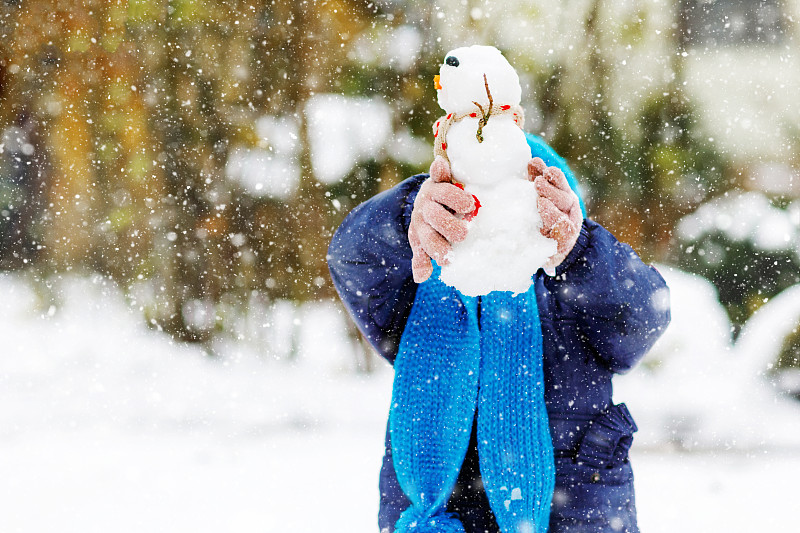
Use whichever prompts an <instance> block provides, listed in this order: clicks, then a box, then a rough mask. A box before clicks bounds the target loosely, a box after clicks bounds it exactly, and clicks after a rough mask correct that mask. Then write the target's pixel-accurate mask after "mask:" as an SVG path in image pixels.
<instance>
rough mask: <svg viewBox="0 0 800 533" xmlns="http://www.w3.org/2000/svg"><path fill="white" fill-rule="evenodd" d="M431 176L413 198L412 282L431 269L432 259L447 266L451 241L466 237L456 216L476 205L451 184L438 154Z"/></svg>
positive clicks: (410, 231)
mask: <svg viewBox="0 0 800 533" xmlns="http://www.w3.org/2000/svg"><path fill="white" fill-rule="evenodd" d="M430 174H431V176H430V178H428V179H426V180H425V181H424V182H423V183H422V187H420V189H419V193H417V198H416V200H414V209H413V210H412V211H411V223H410V224H409V226H408V242H409V243H410V244H411V251H412V252H413V254H414V255H413V258H412V260H411V270H412V272H413V274H414V281H415V282H417V283H422V282H423V281H425V280H426V279H428V278H429V277H430V275H431V273H432V272H433V265H432V264H431V258H433V259H435V260H436V262H437V263H439V264H440V265H446V264H447V259H446V258H445V257H446V256H447V254H448V253H449V252H450V249H451V243H455V242H460V241H463V240H464V239H465V238H466V236H467V223H466V222H465V221H464V220H463V219H462V218H461V216H459V215H464V214H467V213H470V212H472V211H473V209H474V208H475V205H474V202H473V199H472V195H470V194H468V193H466V192H464V191H463V190H462V189H460V188H459V187H457V186H455V185H453V183H452V177H451V174H450V165H449V164H448V163H447V161H446V160H445V159H444V158H442V157H437V158H436V159H435V160H434V161H433V164H432V165H431V172H430Z"/></svg>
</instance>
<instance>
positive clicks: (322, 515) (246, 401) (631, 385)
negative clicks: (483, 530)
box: [0, 269, 800, 533]
mask: <svg viewBox="0 0 800 533" xmlns="http://www.w3.org/2000/svg"><path fill="white" fill-rule="evenodd" d="M662 270H663V271H664V274H665V277H667V278H668V281H669V283H670V285H671V287H672V292H673V306H674V312H675V313H676V316H675V320H674V328H673V327H671V328H670V331H669V332H668V334H667V335H666V336H665V338H664V339H663V342H660V343H659V345H658V346H657V348H656V349H655V350H654V352H653V354H652V356H651V357H649V358H648V360H647V361H646V362H645V364H643V365H642V366H640V367H639V368H637V369H636V370H635V371H634V372H633V373H632V374H631V375H629V376H625V377H624V378H623V379H622V380H620V383H619V386H618V394H617V396H618V397H617V399H618V400H620V401H621V400H624V401H626V402H627V403H628V405H629V407H630V408H631V410H632V411H633V413H634V415H635V416H636V417H637V421H638V423H639V426H640V428H641V431H640V434H638V435H637V441H636V443H635V444H634V451H633V461H634V469H635V474H636V478H637V481H636V487H637V500H638V501H637V503H638V507H639V517H640V525H641V526H642V531H643V532H645V533H658V532H665V533H666V532H669V533H674V532H676V531H681V532H687V533H688V532H698V533H700V532H703V533H706V532H709V531H725V532H748V533H749V532H752V531H770V532H783V531H786V532H790V531H796V530H797V525H796V524H795V522H796V518H795V516H794V515H795V513H794V509H796V496H795V493H794V490H793V489H794V487H795V486H796V480H797V479H799V478H800V407H798V405H796V404H794V403H792V402H789V401H787V400H784V399H780V398H778V397H777V396H776V394H775V391H774V390H771V389H770V388H769V387H768V386H767V385H766V381H765V380H763V378H757V376H756V375H755V374H757V372H758V370H757V369H758V368H759V367H760V366H761V365H762V364H763V361H760V360H759V359H758V358H756V357H755V356H754V357H749V358H748V356H746V355H743V354H741V353H738V352H737V349H736V348H735V347H731V346H730V345H729V344H727V340H726V339H725V334H726V328H727V325H726V324H725V323H724V320H723V317H721V316H720V315H719V313H718V309H716V308H715V307H714V305H713V303H711V302H713V294H710V293H708V294H707V292H708V290H710V289H709V287H708V286H707V285H706V284H704V282H702V281H700V280H697V279H695V278H687V277H685V275H682V274H680V273H675V272H668V271H666V270H667V269H662ZM704 291H705V292H704ZM53 293H54V294H57V295H59V298H58V301H49V300H48V298H46V297H43V296H42V295H41V294H40V293H39V292H38V291H35V290H34V289H33V288H32V287H31V285H30V284H28V283H27V282H25V281H24V279H23V278H21V277H18V276H8V275H6V276H0V294H2V295H3V297H2V302H0V316H2V321H0V338H2V339H3V341H2V345H3V351H2V358H0V532H50V531H60V532H71V531H76V532H77V531H80V532H94V531H97V532H101V531H102V532H107V531H115V532H128V531H130V532H141V531H166V532H173V531H174V532H183V531H186V532H189V531H191V532H193V533H199V532H220V531H230V532H242V533H244V532H276V533H277V532H280V533H315V532H323V531H324V532H326V533H338V532H341V533H345V532H347V533H358V532H370V531H376V530H377V528H376V526H375V515H376V513H377V487H376V485H377V475H378V468H379V464H380V459H381V456H382V447H383V435H384V428H385V415H386V412H387V409H388V402H389V395H390V388H391V372H390V369H389V368H388V366H387V365H384V364H380V365H378V366H379V368H378V370H377V371H376V372H375V373H374V374H372V375H363V374H359V373H357V372H355V371H354V369H353V364H352V359H353V356H352V353H351V350H352V348H351V347H350V344H349V342H348V341H347V337H346V336H345V335H344V333H343V330H344V328H343V326H342V324H343V322H342V317H341V316H340V315H339V313H338V312H337V311H336V308H334V307H329V306H322V305H318V306H315V307H310V308H306V309H299V310H296V314H295V316H294V319H296V322H297V323H299V324H300V335H299V337H298V343H299V351H298V357H297V358H296V360H293V361H286V360H285V359H283V358H280V357H277V356H276V355H275V354H270V353H269V352H268V351H266V350H264V349H259V346H257V345H255V344H254V343H252V342H241V343H235V344H233V343H231V344H228V345H225V346H221V347H220V348H219V355H218V356H216V357H209V356H207V355H205V354H204V353H203V352H202V351H201V350H200V349H198V348H196V347H187V346H183V345H176V344H173V343H172V342H171V341H170V340H169V338H167V337H166V336H165V335H163V334H160V333H158V332H155V331H151V330H148V329H147V328H146V327H145V326H144V325H143V324H142V321H141V319H140V318H139V315H138V314H137V312H135V311H131V310H129V309H128V308H127V307H126V305H125V303H124V298H123V297H122V296H121V295H120V294H119V293H118V291H116V290H115V289H114V288H113V287H112V286H110V285H108V284H107V283H105V282H98V281H97V280H94V281H92V280H90V279H78V278H75V279H68V280H64V281H63V282H62V283H60V284H59V285H58V286H56V287H54V291H53ZM706 296H708V297H707V298H706ZM797 301H800V298H797V297H796V295H792V297H791V298H788V299H784V300H783V303H781V302H780V301H779V298H776V299H775V303H776V305H780V306H782V307H781V308H780V309H778V311H779V313H778V315H780V316H782V317H786V316H792V314H793V313H795V314H794V315H793V316H794V317H795V318H796V317H797V316H800V306H798V303H797ZM766 307H767V306H765V309H766ZM773 309H775V308H773ZM767 311H769V310H768V309H767ZM698 315H700V316H702V320H700V319H699V318H698ZM761 316H762V319H761V322H762V323H763V322H766V323H767V324H768V326H767V330H769V329H770V328H772V329H776V330H777V329H780V327H781V324H780V323H777V324H776V323H775V320H774V319H770V318H769V315H768V313H766V312H765V313H763V314H762V315H761ZM698 322H699V323H698ZM272 323H273V324H275V323H276V322H275V321H273V322H272ZM693 328H694V329H693ZM751 329H752V331H751V332H750V333H749V334H748V336H749V338H750V342H751V345H752V344H753V343H756V344H755V345H761V346H764V342H767V340H768V337H769V336H768V335H767V336H766V337H764V335H765V334H764V333H763V328H762V332H761V333H759V331H758V327H757V324H756V322H754V325H753V327H752V328H751ZM759 335H761V336H762V337H763V338H760V337H759ZM744 338H748V337H744V336H743V339H744ZM739 351H740V350H739ZM756 351H757V350H756ZM725 358H739V361H738V362H736V361H734V364H730V360H728V361H726V362H727V363H728V364H727V365H725V367H724V368H723V367H721V366H719V365H717V363H718V362H722V361H723V360H724V359H725ZM728 367H734V370H730V371H729V370H728ZM751 374H752V375H751ZM759 379H760V380H761V381H764V383H760V382H759ZM709 390H710V391H711V394H709ZM713 398H717V399H716V400H713Z"/></svg>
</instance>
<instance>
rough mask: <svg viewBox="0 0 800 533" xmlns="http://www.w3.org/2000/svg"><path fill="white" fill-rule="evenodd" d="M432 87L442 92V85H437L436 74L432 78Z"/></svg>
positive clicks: (437, 78) (437, 77) (437, 76)
mask: <svg viewBox="0 0 800 533" xmlns="http://www.w3.org/2000/svg"><path fill="white" fill-rule="evenodd" d="M433 86H434V87H436V90H437V91H441V90H442V84H441V83H439V75H438V74H437V75H436V76H434V77H433Z"/></svg>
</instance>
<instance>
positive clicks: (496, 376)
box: [389, 266, 555, 533]
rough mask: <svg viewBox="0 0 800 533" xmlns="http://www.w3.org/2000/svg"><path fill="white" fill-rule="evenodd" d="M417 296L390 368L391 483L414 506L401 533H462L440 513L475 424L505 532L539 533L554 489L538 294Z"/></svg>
mask: <svg viewBox="0 0 800 533" xmlns="http://www.w3.org/2000/svg"><path fill="white" fill-rule="evenodd" d="M439 272H440V268H439V267H438V266H437V267H435V269H434V273H433V275H432V276H431V277H430V279H428V281H426V282H424V283H422V284H420V285H419V287H418V288H417V295H416V298H415V300H414V304H413V307H412V308H411V314H410V316H409V318H408V322H407V324H406V328H405V331H404V332H403V336H402V338H401V341H400V350H399V352H398V356H397V359H396V361H395V378H394V387H393V391H392V406H391V412H390V415H389V416H390V418H389V426H390V431H391V442H392V457H393V460H394V468H395V471H396V473H397V479H398V481H399V483H400V486H401V487H402V489H403V492H404V493H405V494H406V496H408V499H409V500H410V501H411V506H410V507H409V508H408V509H407V510H406V511H405V512H403V514H402V515H401V516H400V519H399V520H398V521H397V524H396V526H395V529H396V531H397V532H398V533H405V532H415V533H457V532H461V533H463V531H464V528H463V525H462V524H461V522H460V521H459V520H458V517H457V516H454V515H452V514H450V513H447V512H446V507H447V501H448V499H449V497H450V494H451V492H452V491H453V488H454V486H455V482H456V479H457V477H458V474H459V471H460V469H461V465H462V463H463V461H464V457H465V456H466V453H467V447H468V445H469V439H470V433H471V430H472V427H473V419H474V417H475V416H477V417H478V419H477V431H478V435H477V440H478V456H479V459H480V469H481V475H482V478H483V483H484V489H485V490H486V494H487V496H488V497H489V503H490V505H491V508H492V511H493V512H494V515H495V518H496V520H497V524H498V526H499V527H500V530H501V531H502V532H503V533H519V532H525V533H545V532H546V531H547V526H548V521H549V515H550V501H551V498H552V495H553V488H554V483H555V473H554V472H555V467H554V464H553V446H552V442H551V439H550V430H549V427H548V422H547V412H546V410H545V404H544V377H543V372H542V332H541V326H540V323H539V311H538V307H537V305H536V293H535V290H534V287H533V286H532V287H531V288H530V289H529V290H528V292H526V293H524V294H518V295H516V296H514V295H512V293H510V292H498V291H495V292H492V293H490V294H488V295H486V296H483V297H480V298H474V297H467V296H464V295H462V294H461V293H459V292H458V291H456V290H455V289H454V288H452V287H449V286H447V285H445V284H444V283H442V282H441V281H440V280H439Z"/></svg>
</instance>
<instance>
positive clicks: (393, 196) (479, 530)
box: [328, 135, 670, 533]
mask: <svg viewBox="0 0 800 533" xmlns="http://www.w3.org/2000/svg"><path fill="white" fill-rule="evenodd" d="M527 138H528V142H529V144H530V146H531V154H532V157H533V159H532V160H531V163H530V164H529V174H530V178H531V179H533V180H535V182H536V184H537V191H538V194H539V195H540V198H539V202H538V206H539V211H540V214H541V216H542V220H543V222H544V227H543V228H542V233H543V234H544V235H545V236H547V237H550V238H553V239H555V240H556V241H557V243H558V253H557V254H556V256H555V257H554V259H553V260H551V264H549V265H546V267H550V268H552V267H555V275H554V276H550V275H548V274H546V273H545V272H544V270H539V272H537V274H536V276H535V278H534V284H535V291H536V300H537V304H538V309H539V316H540V321H541V330H542V336H543V347H542V352H543V358H544V361H543V367H544V379H545V402H546V407H547V414H548V418H549V425H550V435H551V437H552V442H553V448H554V454H555V469H556V486H555V493H554V496H553V500H552V505H551V509H550V525H549V531H550V532H552V533H561V532H571V533H575V532H578V533H583V532H587V533H588V532H592V533H597V532H608V533H611V532H614V533H617V532H626V533H637V532H638V531H639V529H638V526H637V523H636V507H635V503H634V492H633V474H632V470H631V466H630V463H629V461H628V449H629V448H630V445H631V442H632V434H633V432H634V431H636V425H635V423H634V422H633V419H632V418H631V416H630V414H629V413H628V410H627V408H626V407H625V405H624V404H619V405H615V404H613V403H612V399H611V393H612V387H611V377H612V376H613V374H614V373H622V372H626V371H628V370H630V369H631V368H632V367H633V366H634V365H635V364H636V363H637V362H638V361H639V360H640V359H641V358H642V357H643V356H644V355H645V353H646V352H647V351H648V350H649V349H650V347H651V346H652V345H653V343H654V342H655V341H656V339H657V338H658V337H659V336H660V335H661V333H662V332H663V331H664V329H665V328H666V326H667V324H668V323H669V320H670V312H669V292H668V289H667V287H666V284H665V283H664V280H663V279H662V278H661V276H660V275H659V274H658V272H657V271H656V270H655V269H653V268H652V267H649V266H647V265H645V264H643V263H642V261H641V259H640V258H639V257H638V256H637V255H636V253H635V252H634V251H633V250H632V249H631V248H630V247H629V246H627V245H625V244H622V243H620V242H619V241H617V240H616V239H615V238H614V236H613V235H611V234H610V233H609V232H608V231H606V230H605V229H604V228H602V227H601V226H600V225H599V224H597V223H596V222H593V221H592V220H589V219H584V218H583V213H582V206H581V205H580V200H579V198H578V197H577V195H576V194H575V193H574V192H573V190H572V189H571V185H572V186H574V177H573V176H572V174H571V172H570V170H569V168H568V167H567V166H566V164H565V162H564V161H563V159H561V158H560V157H559V156H558V155H557V154H555V152H554V151H553V150H552V149H551V148H550V147H549V146H547V145H546V144H545V143H544V142H543V141H542V140H541V139H539V138H537V137H534V136H531V135H528V136H527ZM548 165H552V166H548ZM450 181H451V178H450V170H449V167H448V166H447V163H446V162H445V161H444V160H442V159H439V158H437V160H436V161H435V162H434V164H433V165H432V166H431V175H430V176H429V175H427V174H420V175H417V176H413V177H411V178H409V179H407V180H405V181H404V182H402V183H400V184H399V185H397V186H396V187H394V188H392V189H390V190H388V191H385V192H383V193H381V194H379V195H377V196H375V197H373V198H372V199H370V200H368V201H367V202H365V203H363V204H361V205H360V206H358V207H356V208H355V209H354V210H353V211H352V212H351V213H350V214H349V215H348V217H347V218H346V219H345V221H344V222H343V223H342V225H341V227H340V228H339V229H338V230H337V232H336V234H335V235H334V237H333V240H332V242H331V245H330V249H329V255H328V263H329V266H330V270H331V276H332V279H333V282H334V285H335V286H336V289H337V291H338V292H339V295H340V296H341V298H342V301H343V302H344V304H345V306H346V307H347V309H348V311H349V312H350V314H351V315H352V317H353V319H354V320H355V322H356V323H357V324H358V326H359V328H360V330H361V332H362V333H363V334H364V336H365V337H366V338H367V339H368V340H369V341H370V343H371V344H372V346H373V347H374V348H375V349H376V350H377V351H378V353H379V354H380V355H381V356H383V357H384V358H386V359H387V360H388V361H389V362H390V363H393V362H394V359H395V357H396V355H397V351H398V347H399V345H400V338H401V335H402V334H403V331H404V329H405V326H406V320H407V319H408V316H409V313H410V311H411V306H412V304H413V302H414V297H415V293H416V288H417V283H420V282H422V281H424V280H425V279H427V278H428V276H430V274H431V272H432V268H431V262H430V259H431V258H433V259H435V260H437V262H441V261H442V260H444V257H445V255H446V254H447V252H448V251H449V249H450V243H451V242H456V241H458V240H460V239H463V238H464V236H465V235H466V231H467V229H466V226H464V225H463V222H462V221H461V220H460V217H459V216H457V215H458V213H468V212H470V211H472V210H473V208H474V206H473V203H472V199H471V197H470V195H468V194H466V193H464V192H463V191H462V190H461V189H459V188H458V187H456V186H455V185H453V184H452V183H450ZM443 207H444V208H443ZM478 216H479V215H478ZM550 268H548V271H551V270H550ZM380 491H381V500H380V512H379V526H380V528H381V531H382V532H388V533H391V532H393V531H394V526H395V524H396V522H397V520H398V518H399V517H400V514H401V513H402V512H403V511H404V510H405V509H406V508H407V507H408V506H409V500H408V498H407V497H406V495H405V494H404V493H403V491H402V490H401V488H400V486H399V485H398V482H397V475H396V473H395V469H394V465H393V462H392V446H391V439H390V435H389V432H388V430H387V436H386V454H385V456H384V461H383V467H382V469H381V475H380ZM447 511H449V512H452V513H455V514H456V515H457V516H458V517H459V518H460V520H461V522H462V523H463V525H464V529H465V530H466V532H467V533H484V532H492V533H494V532H498V531H499V528H498V526H497V523H496V521H495V519H494V516H493V514H492V510H491V507H490V506H489V502H488V499H487V496H486V493H485V491H484V490H483V487H482V481H481V475H480V470H479V466H478V452H477V445H476V436H475V429H474V428H473V432H472V436H471V439H470V444H469V449H468V451H467V454H466V458H465V459H464V463H463V465H462V467H461V471H460V474H459V475H458V480H457V481H456V485H455V489H454V490H453V493H452V495H451V497H450V499H449V500H448V504H447Z"/></svg>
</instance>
